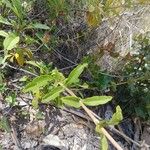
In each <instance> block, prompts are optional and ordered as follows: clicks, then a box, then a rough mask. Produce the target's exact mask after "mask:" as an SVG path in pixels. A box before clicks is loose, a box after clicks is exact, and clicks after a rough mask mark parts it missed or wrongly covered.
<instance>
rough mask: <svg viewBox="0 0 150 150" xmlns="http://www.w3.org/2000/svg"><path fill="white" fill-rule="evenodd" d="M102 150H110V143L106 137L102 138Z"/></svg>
mask: <svg viewBox="0 0 150 150" xmlns="http://www.w3.org/2000/svg"><path fill="white" fill-rule="evenodd" d="M100 140H101V144H100V145H101V150H108V141H107V138H106V136H105V135H102V136H101V139H100Z"/></svg>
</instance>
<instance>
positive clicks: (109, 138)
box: [59, 83, 123, 150]
mask: <svg viewBox="0 0 150 150" xmlns="http://www.w3.org/2000/svg"><path fill="white" fill-rule="evenodd" d="M59 84H60V86H62V87H63V88H64V89H65V90H66V91H67V92H68V94H70V95H71V96H75V97H77V96H76V95H75V94H74V92H73V91H72V90H70V89H68V88H67V87H66V86H64V85H63V84H62V83H59ZM80 104H81V106H82V108H83V109H84V110H85V112H86V113H87V114H88V115H89V117H90V118H91V119H92V120H93V122H94V123H95V125H97V124H98V123H99V120H98V119H97V118H96V117H95V115H96V114H95V115H94V113H93V112H92V111H91V110H90V109H88V108H87V107H86V106H85V105H84V104H83V102H82V101H81V100H80ZM101 131H102V133H103V134H104V135H105V136H106V137H107V139H108V140H109V141H110V142H111V143H112V144H113V146H114V147H115V148H116V149H117V150H123V149H122V148H121V146H120V145H119V144H118V143H117V142H116V141H115V140H114V139H113V138H112V136H111V135H110V134H109V133H108V132H107V131H106V130H105V129H104V128H101Z"/></svg>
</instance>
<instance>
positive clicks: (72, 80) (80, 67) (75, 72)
mask: <svg viewBox="0 0 150 150" xmlns="http://www.w3.org/2000/svg"><path fill="white" fill-rule="evenodd" d="M87 66H88V64H87V63H85V64H80V65H78V66H77V67H76V68H75V69H73V71H71V73H70V74H69V76H68V79H67V80H66V84H67V85H70V84H72V83H77V82H78V80H79V79H78V78H79V76H80V74H81V73H82V72H83V70H84V68H85V67H87Z"/></svg>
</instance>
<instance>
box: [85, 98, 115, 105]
mask: <svg viewBox="0 0 150 150" xmlns="http://www.w3.org/2000/svg"><path fill="white" fill-rule="evenodd" d="M111 99H112V97H111V96H93V97H89V98H86V99H83V103H84V104H85V105H88V106H98V105H103V104H106V103H107V102H109V101H111Z"/></svg>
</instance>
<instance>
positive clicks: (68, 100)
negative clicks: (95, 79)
mask: <svg viewBox="0 0 150 150" xmlns="http://www.w3.org/2000/svg"><path fill="white" fill-rule="evenodd" d="M61 100H62V102H63V103H64V104H66V105H68V106H72V107H75V108H79V107H80V103H79V101H80V98H78V97H74V96H66V97H62V98H61Z"/></svg>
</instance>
